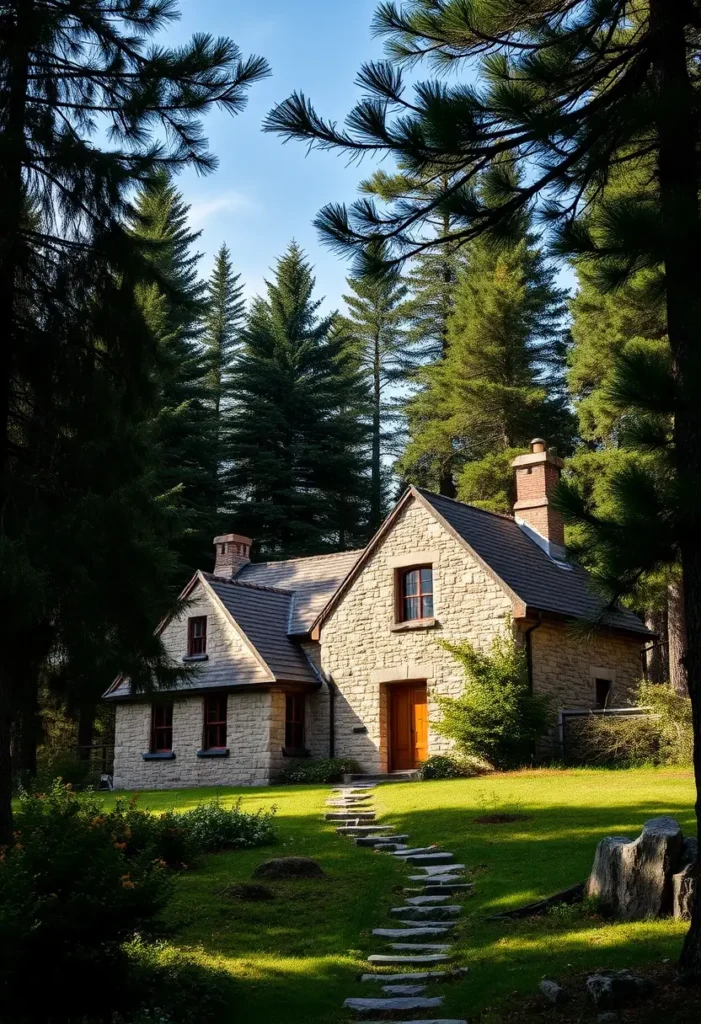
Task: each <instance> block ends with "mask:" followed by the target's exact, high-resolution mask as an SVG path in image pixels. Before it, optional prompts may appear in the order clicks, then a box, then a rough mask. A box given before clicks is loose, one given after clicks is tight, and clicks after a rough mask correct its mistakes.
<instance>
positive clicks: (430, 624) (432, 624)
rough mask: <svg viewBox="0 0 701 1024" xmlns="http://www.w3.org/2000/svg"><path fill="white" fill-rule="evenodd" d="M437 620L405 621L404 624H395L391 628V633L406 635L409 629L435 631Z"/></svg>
mask: <svg viewBox="0 0 701 1024" xmlns="http://www.w3.org/2000/svg"><path fill="white" fill-rule="evenodd" d="M438 624H439V623H438V620H437V619H434V618H431V619H407V621H406V622H395V624H394V625H393V626H392V632H393V633H406V632H408V631H409V630H410V629H435V628H436V626H438Z"/></svg>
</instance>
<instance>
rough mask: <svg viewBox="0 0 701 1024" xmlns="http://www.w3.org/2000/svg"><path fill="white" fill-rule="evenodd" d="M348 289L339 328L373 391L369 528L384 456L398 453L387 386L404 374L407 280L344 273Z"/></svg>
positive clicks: (381, 497)
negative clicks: (346, 311) (354, 275)
mask: <svg viewBox="0 0 701 1024" xmlns="http://www.w3.org/2000/svg"><path fill="white" fill-rule="evenodd" d="M348 286H349V288H350V290H351V293H352V294H348V295H344V296H343V298H344V300H345V303H346V306H347V308H348V313H347V315H346V316H344V317H342V318H341V320H340V323H339V330H340V331H341V332H342V333H345V335H346V337H347V338H348V340H349V342H350V345H351V346H352V348H353V349H354V350H355V352H356V353H357V358H358V361H359V364H360V367H361V370H362V373H363V375H364V377H365V379H366V381H367V383H368V387H369V390H370V392H371V394H372V430H371V444H372V449H371V456H370V523H369V526H370V531H371V532H372V533H374V532H375V530H377V529H378V527H379V526H380V523H381V522H382V519H383V518H384V515H385V512H386V495H387V483H388V480H387V476H388V473H387V469H386V467H385V463H383V459H387V458H388V457H389V456H390V455H392V454H396V445H397V431H398V426H397V418H398V412H397V408H396V401H392V399H391V398H388V396H387V392H388V390H390V389H391V388H392V385H396V384H397V383H398V382H399V381H401V380H402V379H403V377H404V375H405V364H404V359H403V345H404V336H405V331H404V319H405V312H406V303H405V302H404V299H405V296H406V294H407V287H406V285H405V284H404V283H403V282H402V281H401V280H400V279H398V278H397V276H396V275H390V276H388V277H385V278H380V279H368V278H353V277H349V278H348Z"/></svg>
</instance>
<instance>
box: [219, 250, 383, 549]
mask: <svg viewBox="0 0 701 1024" xmlns="http://www.w3.org/2000/svg"><path fill="white" fill-rule="evenodd" d="M313 290H314V277H313V275H312V271H311V268H310V266H309V264H308V263H307V261H306V260H305V258H304V255H303V253H302V251H301V249H300V248H299V246H298V245H296V243H294V242H293V243H292V244H291V245H290V247H289V248H288V250H287V252H286V253H285V254H284V255H283V256H282V257H281V258H280V259H279V260H278V262H277V265H276V267H275V278H274V280H273V281H271V282H268V284H267V296H266V297H265V298H261V297H259V298H257V299H255V300H254V302H253V303H252V306H251V309H250V311H249V314H248V317H247V322H246V327H245V330H244V332H243V342H244V345H243V349H242V352H241V355H240V358H239V359H238V360H237V363H236V366H235V368H234V371H233V373H232V394H233V396H234V400H235V404H234V406H233V408H232V410H231V413H230V414H228V417H227V427H226V447H225V453H226V455H227V462H228V463H229V469H228V471H227V474H226V485H227V490H228V493H229V495H230V504H231V507H232V509H233V511H234V513H235V515H236V519H237V524H238V526H239V529H240V530H241V531H242V532H243V533H246V532H249V534H250V536H252V537H254V538H255V540H256V542H257V548H258V553H259V554H260V556H261V557H264V558H273V559H275V558H283V557H291V556H297V555H311V554H319V553H320V552H324V551H333V550H338V548H339V547H346V546H351V545H353V544H357V543H358V541H359V539H362V538H364V537H365V536H366V523H367V476H366V473H365V469H366V463H365V458H364V454H363V453H364V451H365V450H366V445H367V429H366V427H365V424H364V421H365V420H366V415H367V393H366V387H365V382H364V380H363V378H362V375H361V373H360V371H359V367H358V362H357V357H356V353H355V351H354V350H353V348H352V347H351V346H350V345H349V344H348V341H347V339H346V337H345V335H344V333H343V332H342V331H339V330H336V329H334V317H333V316H327V317H320V316H319V313H318V310H319V306H320V305H321V300H319V299H314V298H313V297H312V293H313Z"/></svg>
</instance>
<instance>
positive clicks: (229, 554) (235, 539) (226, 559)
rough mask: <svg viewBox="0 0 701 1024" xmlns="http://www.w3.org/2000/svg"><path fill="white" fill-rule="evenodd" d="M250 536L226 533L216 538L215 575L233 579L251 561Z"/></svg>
mask: <svg viewBox="0 0 701 1024" xmlns="http://www.w3.org/2000/svg"><path fill="white" fill-rule="evenodd" d="M252 543H253V541H252V540H251V538H250V537H241V536H240V535H239V534H238V533H224V534H222V536H221V537H215V538H214V575H215V576H225V577H227V578H228V579H231V577H232V576H235V575H236V573H237V572H238V571H239V569H243V567H244V565H248V563H249V562H250V561H251V544H252Z"/></svg>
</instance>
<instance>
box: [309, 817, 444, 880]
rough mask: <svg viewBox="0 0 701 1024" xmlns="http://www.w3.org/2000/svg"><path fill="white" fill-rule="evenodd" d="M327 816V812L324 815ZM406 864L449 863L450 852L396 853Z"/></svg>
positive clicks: (431, 864)
mask: <svg viewBox="0 0 701 1024" xmlns="http://www.w3.org/2000/svg"><path fill="white" fill-rule="evenodd" d="M326 817H327V818H328V814H327V815H326ZM398 856H400V857H401V858H402V859H403V860H404V861H405V862H406V863H407V864H417V865H418V864H428V865H429V867H432V866H433V865H434V864H449V863H450V861H451V860H452V859H453V854H452V853H412V854H409V853H402V854H398Z"/></svg>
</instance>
